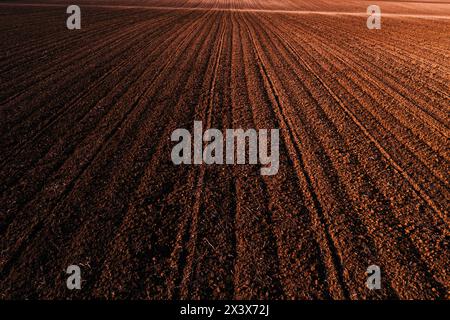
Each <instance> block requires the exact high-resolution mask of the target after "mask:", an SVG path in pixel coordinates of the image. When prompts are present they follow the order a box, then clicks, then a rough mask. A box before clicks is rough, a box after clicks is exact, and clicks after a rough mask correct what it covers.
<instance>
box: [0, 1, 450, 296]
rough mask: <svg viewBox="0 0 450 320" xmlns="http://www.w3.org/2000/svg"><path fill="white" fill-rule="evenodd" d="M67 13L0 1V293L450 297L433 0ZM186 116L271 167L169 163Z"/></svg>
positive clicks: (449, 6) (443, 37) (446, 72)
mask: <svg viewBox="0 0 450 320" xmlns="http://www.w3.org/2000/svg"><path fill="white" fill-rule="evenodd" d="M71 2H72V1H71ZM74 2H76V4H79V5H80V6H81V10H82V29H81V30H74V31H69V30H67V28H66V24H65V23H66V18H67V16H68V15H67V14H66V12H65V7H66V6H67V5H68V4H69V2H67V1H64V0H61V1H57V0H54V1H49V0H46V1H44V0H42V1H28V2H26V3H25V2H22V3H20V2H14V1H2V2H0V30H1V32H0V37H1V39H0V40H1V43H2V47H1V50H0V76H1V81H0V112H1V114H0V115H1V127H0V135H1V139H0V181H1V184H0V298H7V299H11V298H45V299H48V298H60V299H65V298H93V297H95V298H113V299H114V298H133V299H184V298H190V299H200V298H203V299H230V298H237V299H251V298H253V299H387V298H402V299H409V298H419V299H423V298H429V299H435V298H450V216H449V211H448V208H449V199H450V188H449V175H448V173H449V169H450V166H449V163H450V162H449V161H450V154H449V149H450V148H449V136H450V117H449V114H450V107H449V100H450V93H449V80H450V63H449V61H450V20H449V16H450V3H448V2H447V3H446V2H443V1H442V2H441V1H374V2H372V1H371V2H368V1H362V0H351V1H342V2H336V1H331V0H317V1H314V0H284V1H263V0H242V1H238V0H229V1H224V0H218V1H213V0H206V1H201V0H193V1H183V0H167V1H165V0H155V1H150V0H149V1H145V0H144V1H138V0H129V1H127V0H116V1H113V0H111V1H107V0H104V1H86V0H78V1H74ZM70 4H72V3H70ZM370 4H378V5H379V6H380V7H381V10H382V13H383V14H384V13H386V15H384V16H383V17H382V29H381V30H368V29H367V27H366V8H367V6H368V5H370ZM194 120H202V121H203V124H204V125H205V128H219V129H225V128H257V129H262V128H279V129H280V169H279V172H278V174H277V175H274V176H261V175H260V173H259V169H260V168H259V166H257V165H235V166H232V165H222V166H221V165H211V166H205V165H196V166H194V165H192V166H188V165H181V166H175V165H174V164H173V163H172V162H171V158H170V153H171V149H172V147H173V145H174V143H173V142H171V141H170V135H171V132H172V131H173V130H174V129H176V128H188V129H190V130H192V127H193V122H194ZM71 264H77V265H79V266H80V267H81V268H82V277H83V282H82V290H79V291H78V290H74V291H69V290H68V289H67V288H66V277H67V274H66V273H65V270H66V268H67V266H69V265H71ZM371 264H376V265H379V266H380V267H381V270H382V289H381V290H373V291H370V290H368V289H367V288H366V286H365V281H366V277H367V275H366V274H365V271H366V269H367V267H368V266H369V265H371Z"/></svg>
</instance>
